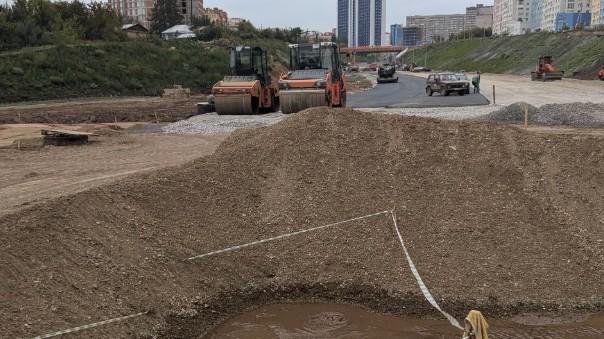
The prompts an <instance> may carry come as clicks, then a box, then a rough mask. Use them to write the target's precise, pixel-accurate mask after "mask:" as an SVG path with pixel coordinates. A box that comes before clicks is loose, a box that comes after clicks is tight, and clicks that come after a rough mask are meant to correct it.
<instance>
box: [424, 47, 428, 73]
mask: <svg viewBox="0 0 604 339" xmlns="http://www.w3.org/2000/svg"><path fill="white" fill-rule="evenodd" d="M424 67H426V68H427V67H428V46H426V55H425V60H424Z"/></svg>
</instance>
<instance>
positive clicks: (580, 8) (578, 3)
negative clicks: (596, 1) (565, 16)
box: [532, 0, 592, 31]
mask: <svg viewBox="0 0 604 339" xmlns="http://www.w3.org/2000/svg"><path fill="white" fill-rule="evenodd" d="M541 2H542V3H543V4H542V6H543V10H542V11H540V12H539V13H538V14H539V15H540V17H537V19H536V20H535V18H534V17H533V18H532V20H534V21H538V22H540V26H541V30H543V31H554V30H555V29H556V17H557V16H558V14H560V13H591V3H592V0H542V1H541ZM532 26H534V25H532Z"/></svg>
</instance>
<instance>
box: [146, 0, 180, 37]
mask: <svg viewBox="0 0 604 339" xmlns="http://www.w3.org/2000/svg"><path fill="white" fill-rule="evenodd" d="M182 19H183V18H182V15H180V13H179V12H178V4H177V2H176V0H157V1H156V2H155V5H154V6H153V16H152V17H151V31H152V32H154V33H161V32H163V31H165V30H166V29H168V28H170V27H172V26H174V25H178V24H180V23H182Z"/></svg>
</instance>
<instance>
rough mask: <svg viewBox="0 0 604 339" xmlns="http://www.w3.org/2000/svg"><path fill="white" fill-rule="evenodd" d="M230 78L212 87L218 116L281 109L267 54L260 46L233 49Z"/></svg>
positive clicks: (277, 89) (225, 78)
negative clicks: (270, 73) (269, 71)
mask: <svg viewBox="0 0 604 339" xmlns="http://www.w3.org/2000/svg"><path fill="white" fill-rule="evenodd" d="M230 65H231V71H230V75H227V76H225V77H224V79H223V80H222V81H219V82H218V83H216V84H215V85H214V87H213V88H212V95H213V101H214V105H215V108H216V112H217V113H218V114H233V115H235V114H257V113H260V112H277V111H278V110H279V88H278V87H277V83H276V82H275V83H273V81H272V80H271V77H270V75H269V73H268V58H267V53H266V51H265V50H263V49H262V48H260V47H249V46H237V47H231V53H230Z"/></svg>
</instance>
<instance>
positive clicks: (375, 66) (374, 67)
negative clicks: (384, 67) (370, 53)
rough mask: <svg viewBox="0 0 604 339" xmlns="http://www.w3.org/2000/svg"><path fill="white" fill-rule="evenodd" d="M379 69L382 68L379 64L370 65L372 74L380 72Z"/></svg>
mask: <svg viewBox="0 0 604 339" xmlns="http://www.w3.org/2000/svg"><path fill="white" fill-rule="evenodd" d="M379 67H380V66H379V65H378V64H376V63H373V64H369V70H370V71H372V72H377V70H378V68H379Z"/></svg>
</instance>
